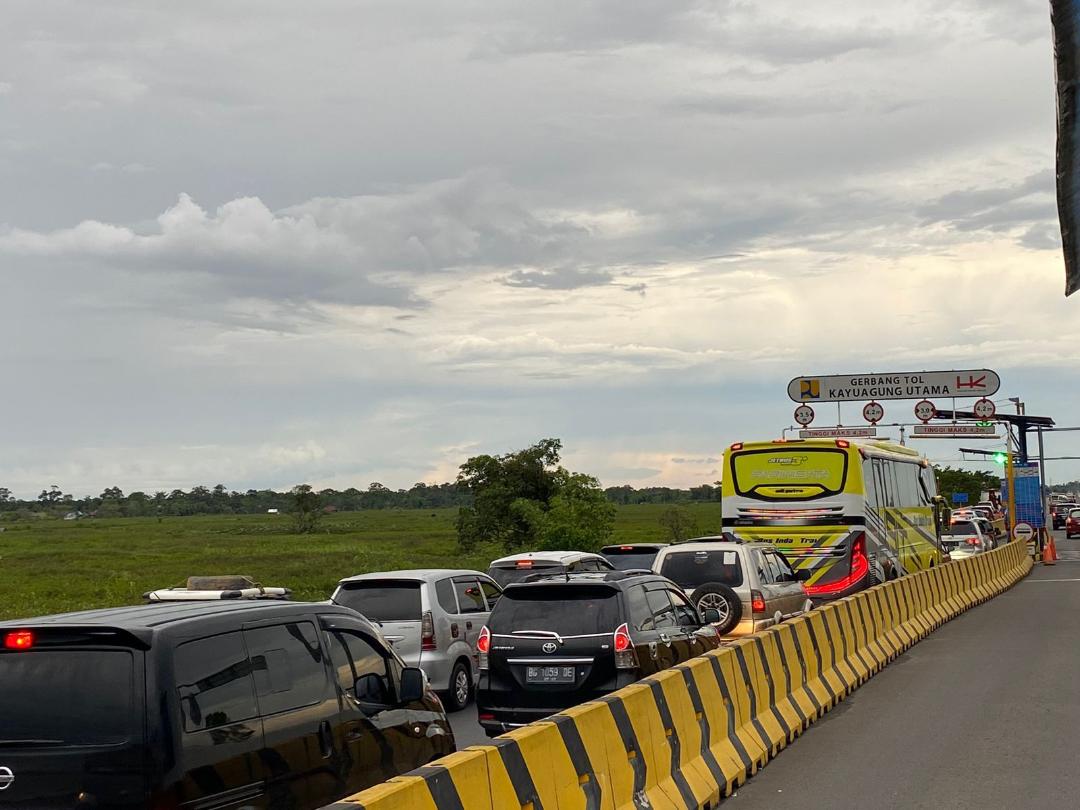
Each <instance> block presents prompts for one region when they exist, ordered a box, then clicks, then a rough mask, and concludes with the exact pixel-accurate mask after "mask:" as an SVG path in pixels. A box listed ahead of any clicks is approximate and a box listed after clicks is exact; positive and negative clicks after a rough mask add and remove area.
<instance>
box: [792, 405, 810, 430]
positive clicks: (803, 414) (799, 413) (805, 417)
mask: <svg viewBox="0 0 1080 810" xmlns="http://www.w3.org/2000/svg"><path fill="white" fill-rule="evenodd" d="M795 421H796V422H797V423H798V424H800V425H802V426H803V427H806V426H807V425H809V424H810V423H811V422H813V421H814V409H813V408H811V407H810V406H809V405H800V406H799V407H798V408H796V409H795Z"/></svg>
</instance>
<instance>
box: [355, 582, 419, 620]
mask: <svg viewBox="0 0 1080 810" xmlns="http://www.w3.org/2000/svg"><path fill="white" fill-rule="evenodd" d="M334 601H335V602H336V603H337V604H339V605H344V606H345V607H347V608H352V609H353V610H355V611H356V612H357V613H362V614H364V615H365V616H367V617H368V618H369V619H371V621H373V622H405V621H417V622H418V621H420V612H421V611H420V583H419V582H377V581H371V582H350V583H347V584H345V585H342V586H341V588H340V589H338V592H337V593H336V594H335V595H334Z"/></svg>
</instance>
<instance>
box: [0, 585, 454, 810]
mask: <svg viewBox="0 0 1080 810" xmlns="http://www.w3.org/2000/svg"><path fill="white" fill-rule="evenodd" d="M453 750H454V738H453V735H452V732H451V731H450V725H449V723H448V722H447V719H446V715H445V714H444V712H443V709H442V705H441V704H440V703H439V700H438V698H437V697H435V695H434V693H432V692H431V691H430V690H429V689H427V688H426V686H425V682H424V679H423V674H422V673H421V672H420V670H418V669H409V668H406V667H405V666H404V665H403V664H402V663H401V660H400V659H399V658H398V657H397V656H396V655H395V654H394V653H393V652H392V651H391V650H390V649H389V647H388V646H387V644H386V642H385V641H383V639H382V637H381V636H380V634H379V633H378V631H377V630H376V629H375V628H374V626H372V624H371V623H370V622H368V621H367V620H366V619H365V618H364V617H362V616H360V615H359V614H358V613H356V612H354V611H352V610H349V609H348V608H342V607H338V606H335V605H319V604H303V603H292V602H285V603H267V602H239V601H232V600H230V601H218V602H172V603H162V604H153V605H143V606H139V607H128V608H114V609H109V610H97V611H89V612H83V613H69V614H65V615H59V616H45V617H42V618H37V619H26V620H21V621H19V622H17V623H12V622H8V623H4V624H0V810H8V808H10V809H11V810H16V808H17V809H18V810H54V809H55V810H70V809H73V808H85V810H90V808H102V809H103V808H110V810H128V808H143V807H148V808H153V810H177V809H178V808H200V809H201V808H215V809H216V808H241V807H242V808H289V809H290V810H303V809H304V808H317V807H322V806H324V805H327V804H330V803H331V802H334V801H336V800H337V799H340V798H342V797H344V796H346V795H349V794H351V793H353V792H355V791H358V790H361V789H363V788H365V787H368V786H369V785H372V784H374V783H376V782H381V781H384V780H385V779H388V778H389V777H391V776H395V775H397V774H399V773H404V772H405V771H408V770H411V769H413V768H416V767H418V766H420V765H424V764H426V763H427V762H429V761H430V760H432V759H435V758H436V757H439V756H442V755H443V754H447V753H451V752H452V751H453Z"/></svg>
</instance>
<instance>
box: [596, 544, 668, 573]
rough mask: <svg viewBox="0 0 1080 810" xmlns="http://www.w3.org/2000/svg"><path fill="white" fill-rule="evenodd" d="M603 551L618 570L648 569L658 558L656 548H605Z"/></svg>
mask: <svg viewBox="0 0 1080 810" xmlns="http://www.w3.org/2000/svg"><path fill="white" fill-rule="evenodd" d="M601 553H602V554H603V555H604V558H605V559H606V560H607V561H608V562H609V563H611V564H612V565H613V566H615V569H616V570H618V571H631V570H633V569H644V570H648V569H650V568H652V564H653V560H655V559H656V550H655V549H639V550H634V551H626V550H620V549H618V548H616V549H604V551H603V552H601Z"/></svg>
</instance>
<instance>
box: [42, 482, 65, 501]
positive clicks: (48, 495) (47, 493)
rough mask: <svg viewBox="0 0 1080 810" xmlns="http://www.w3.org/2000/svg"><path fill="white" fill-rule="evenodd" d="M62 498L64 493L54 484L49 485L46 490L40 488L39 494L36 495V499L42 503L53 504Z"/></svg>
mask: <svg viewBox="0 0 1080 810" xmlns="http://www.w3.org/2000/svg"><path fill="white" fill-rule="evenodd" d="M63 498H64V493H63V492H61V491H60V487H58V486H57V485H56V484H53V485H52V486H50V487H49V488H48V489H47V490H45V489H43V490H41V494H40V495H38V500H39V501H41V502H42V503H44V504H54V503H57V502H59V501H61V500H63Z"/></svg>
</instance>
